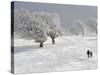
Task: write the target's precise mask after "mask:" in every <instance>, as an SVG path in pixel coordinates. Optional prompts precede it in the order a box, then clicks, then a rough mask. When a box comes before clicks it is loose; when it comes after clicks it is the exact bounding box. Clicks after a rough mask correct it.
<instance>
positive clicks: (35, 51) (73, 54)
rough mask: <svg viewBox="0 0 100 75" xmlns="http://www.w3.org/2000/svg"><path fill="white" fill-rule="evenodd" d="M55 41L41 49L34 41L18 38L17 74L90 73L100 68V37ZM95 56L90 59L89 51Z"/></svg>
mask: <svg viewBox="0 0 100 75" xmlns="http://www.w3.org/2000/svg"><path fill="white" fill-rule="evenodd" d="M55 41H56V44H55V45H52V42H51V39H50V38H48V40H47V41H46V42H45V43H44V47H43V48H39V43H35V42H34V40H24V39H14V67H15V69H14V70H15V73H32V72H35V73H36V72H54V71H66V70H88V69H96V68H97V37H96V36H62V37H58V38H56V39H55ZM88 49H89V50H92V51H93V57H92V58H88V57H87V54H86V53H87V50H88Z"/></svg>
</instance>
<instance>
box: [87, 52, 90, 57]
mask: <svg viewBox="0 0 100 75" xmlns="http://www.w3.org/2000/svg"><path fill="white" fill-rule="evenodd" d="M87 56H88V58H89V57H90V51H89V50H87Z"/></svg>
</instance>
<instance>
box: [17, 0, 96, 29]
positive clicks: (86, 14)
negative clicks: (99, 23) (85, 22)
mask: <svg viewBox="0 0 100 75" xmlns="http://www.w3.org/2000/svg"><path fill="white" fill-rule="evenodd" d="M15 8H17V9H20V8H23V9H27V10H31V11H37V12H41V11H43V12H51V13H53V12H54V13H58V14H59V15H60V19H61V24H62V26H63V27H65V28H66V29H67V28H69V26H70V25H71V24H72V21H73V19H75V18H76V17H80V18H83V19H85V18H97V7H96V6H82V5H67V4H66V5H65V4H48V3H47V4H46V3H33V2H15Z"/></svg>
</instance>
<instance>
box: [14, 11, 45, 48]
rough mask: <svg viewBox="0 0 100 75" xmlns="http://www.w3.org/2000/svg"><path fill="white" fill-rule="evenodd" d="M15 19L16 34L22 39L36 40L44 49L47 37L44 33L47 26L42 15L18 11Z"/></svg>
mask: <svg viewBox="0 0 100 75" xmlns="http://www.w3.org/2000/svg"><path fill="white" fill-rule="evenodd" d="M14 17H15V18H14V24H15V25H14V31H15V34H16V35H18V36H19V37H20V38H24V39H35V42H38V43H40V47H43V43H44V42H45V41H46V40H47V37H46V32H45V31H44V29H45V27H46V25H45V24H44V19H43V17H42V16H41V14H40V13H37V12H34V13H33V12H29V11H27V10H19V11H18V10H17V11H16V13H15V16H14Z"/></svg>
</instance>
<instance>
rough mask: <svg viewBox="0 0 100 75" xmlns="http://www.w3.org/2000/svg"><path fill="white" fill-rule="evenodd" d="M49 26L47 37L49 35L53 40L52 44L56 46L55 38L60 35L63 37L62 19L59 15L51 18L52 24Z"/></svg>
mask: <svg viewBox="0 0 100 75" xmlns="http://www.w3.org/2000/svg"><path fill="white" fill-rule="evenodd" d="M47 24H48V25H49V26H48V28H49V31H48V32H47V35H49V36H50V37H51V39H52V44H55V38H56V37H58V36H59V35H62V33H61V26H60V25H61V24H60V18H59V15H58V14H53V15H52V16H51V20H50V23H47Z"/></svg>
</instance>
